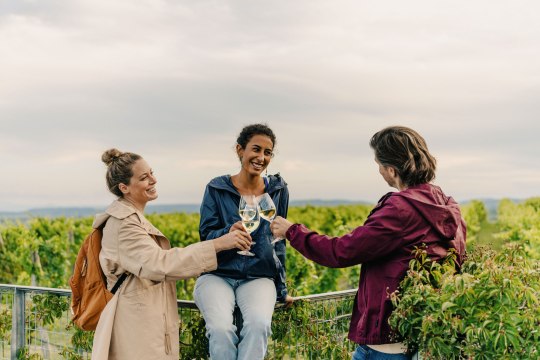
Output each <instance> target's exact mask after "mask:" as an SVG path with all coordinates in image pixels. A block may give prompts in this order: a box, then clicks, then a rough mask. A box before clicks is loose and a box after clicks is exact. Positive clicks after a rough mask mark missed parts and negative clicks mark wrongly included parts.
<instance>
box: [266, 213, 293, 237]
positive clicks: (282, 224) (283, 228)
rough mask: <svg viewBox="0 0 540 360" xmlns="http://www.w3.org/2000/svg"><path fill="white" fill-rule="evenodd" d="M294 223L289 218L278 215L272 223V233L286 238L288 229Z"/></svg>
mask: <svg viewBox="0 0 540 360" xmlns="http://www.w3.org/2000/svg"><path fill="white" fill-rule="evenodd" d="M292 224H293V223H292V222H290V221H289V220H287V219H284V218H282V217H281V216H277V217H276V218H275V219H274V220H273V221H272V223H271V224H270V230H272V234H274V237H276V238H286V236H285V234H286V233H287V230H289V228H290V227H291V226H292Z"/></svg>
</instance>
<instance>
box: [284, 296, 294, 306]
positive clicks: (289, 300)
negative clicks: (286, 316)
mask: <svg viewBox="0 0 540 360" xmlns="http://www.w3.org/2000/svg"><path fill="white" fill-rule="evenodd" d="M284 302H285V307H286V308H290V307H291V306H292V304H293V302H294V298H293V297H292V296H291V295H287V296H285V301H284Z"/></svg>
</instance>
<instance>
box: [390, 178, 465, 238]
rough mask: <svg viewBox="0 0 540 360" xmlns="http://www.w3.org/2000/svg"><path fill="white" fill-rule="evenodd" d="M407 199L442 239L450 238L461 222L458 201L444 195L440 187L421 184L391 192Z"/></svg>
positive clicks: (454, 235)
mask: <svg viewBox="0 0 540 360" xmlns="http://www.w3.org/2000/svg"><path fill="white" fill-rule="evenodd" d="M392 196H399V197H401V198H403V199H404V200H405V201H407V202H408V203H409V204H410V205H411V206H412V207H413V208H414V209H416V210H417V211H418V212H419V213H420V215H421V216H422V217H423V218H424V219H425V220H426V221H427V222H428V223H429V224H430V225H431V226H432V227H433V228H434V229H435V230H436V231H437V232H438V233H439V234H441V236H442V237H443V238H444V239H448V240H452V239H454V238H455V237H456V233H457V231H458V228H459V226H460V224H461V210H460V208H459V205H458V203H457V202H456V201H455V200H454V199H453V198H452V197H449V196H446V195H445V194H444V193H443V192H442V190H441V188H440V187H438V186H435V185H431V184H421V185H416V186H411V187H410V188H408V189H406V190H403V191H400V192H395V193H392Z"/></svg>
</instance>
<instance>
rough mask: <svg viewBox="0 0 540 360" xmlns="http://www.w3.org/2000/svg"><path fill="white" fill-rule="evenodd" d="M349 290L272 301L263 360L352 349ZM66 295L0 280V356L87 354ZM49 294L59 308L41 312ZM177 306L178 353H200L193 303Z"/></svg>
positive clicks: (198, 317)
mask: <svg viewBox="0 0 540 360" xmlns="http://www.w3.org/2000/svg"><path fill="white" fill-rule="evenodd" d="M355 293H356V290H345V291H338V292H331V293H324V294H316V295H309V296H301V297H297V298H296V304H295V306H294V307H292V308H291V309H287V308H285V307H284V306H283V305H281V304H276V308H275V311H274V317H273V320H272V331H273V334H272V337H271V339H270V340H269V344H268V354H267V359H317V358H324V357H321V354H328V351H330V350H329V349H328V345H329V344H333V345H335V344H340V345H342V348H343V349H344V351H348V352H352V351H353V350H354V344H353V343H351V342H349V341H348V340H347V331H348V325H349V322H350V316H351V310H352V307H353V302H354V295H355ZM50 295H53V296H50ZM54 295H55V296H54ZM36 296H37V297H36ZM70 296H71V291H69V290H62V289H51V288H43V287H31V286H16V285H4V284H0V360H4V359H12V360H13V359H17V356H18V355H17V354H19V353H21V352H23V353H24V352H26V354H27V358H30V355H31V354H37V355H34V356H36V357H37V358H40V359H41V358H43V359H65V358H66V355H65V354H64V355H61V353H62V352H64V353H65V352H66V351H70V352H71V353H75V354H77V356H79V357H80V358H82V359H90V356H91V354H90V352H89V351H88V350H83V349H80V348H75V347H74V346H73V345H72V343H71V341H72V336H73V335H74V334H75V332H76V330H75V329H74V328H73V327H72V326H70V314H69V310H68V308H67V306H66V304H69V300H70ZM54 299H57V300H58V301H60V303H61V304H60V305H62V304H63V308H62V310H61V311H60V313H58V312H57V313H55V314H50V313H49V312H45V313H43V307H45V308H46V307H47V306H49V304H50V307H51V308H59V307H58V306H56V305H58V304H57V303H54ZM51 301H53V302H51ZM55 304H56V305H55ZM53 305H54V306H53ZM39 307H41V310H40V309H39ZM178 311H179V315H180V321H181V325H180V346H181V350H180V351H181V353H186V354H188V353H190V351H191V352H193V351H194V350H196V349H195V348H196V347H199V354H200V347H201V346H203V347H204V346H205V343H204V342H205V341H206V340H205V337H204V320H202V317H201V315H200V313H199V311H198V309H197V306H196V305H195V303H194V302H193V301H184V300H179V301H178ZM235 322H236V325H237V327H238V328H239V329H240V328H241V325H242V319H241V314H240V312H239V311H235ZM306 339H309V344H308V342H307V341H306ZM201 344H202V345H201ZM314 344H315V346H314Z"/></svg>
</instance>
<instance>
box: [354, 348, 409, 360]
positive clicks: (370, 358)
mask: <svg viewBox="0 0 540 360" xmlns="http://www.w3.org/2000/svg"><path fill="white" fill-rule="evenodd" d="M410 358H411V357H410V356H409V355H407V354H387V353H382V352H380V351H377V350H374V349H372V348H370V347H369V346H367V345H360V346H358V347H357V348H356V351H355V352H354V354H353V357H352V360H409V359H410Z"/></svg>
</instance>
